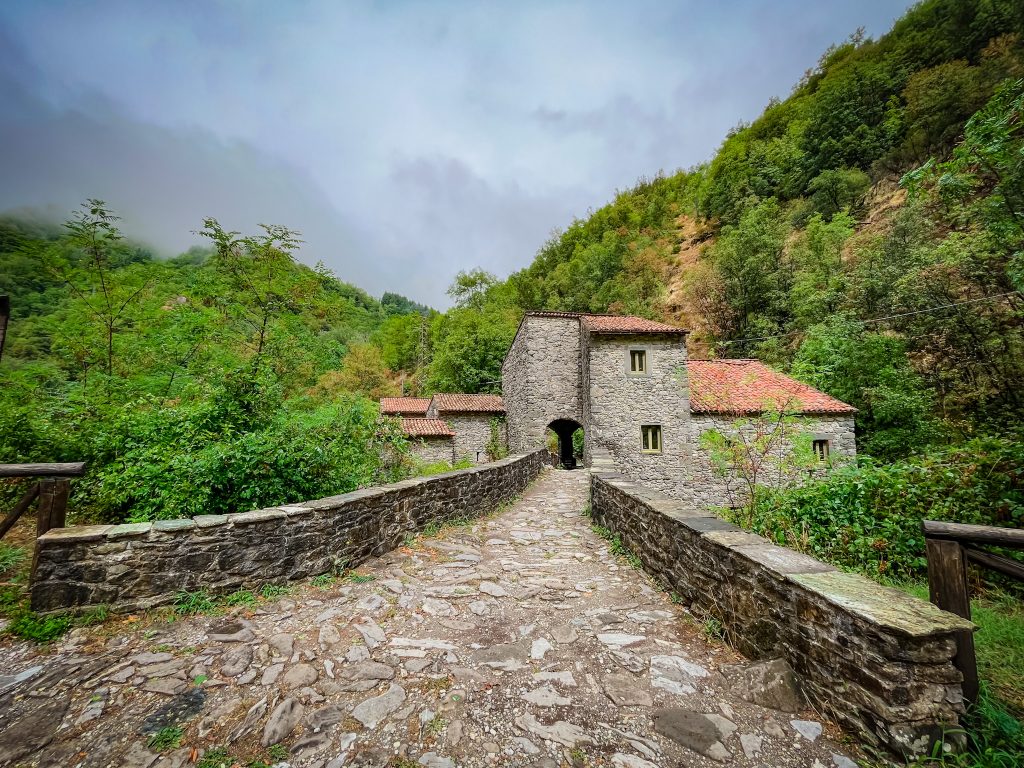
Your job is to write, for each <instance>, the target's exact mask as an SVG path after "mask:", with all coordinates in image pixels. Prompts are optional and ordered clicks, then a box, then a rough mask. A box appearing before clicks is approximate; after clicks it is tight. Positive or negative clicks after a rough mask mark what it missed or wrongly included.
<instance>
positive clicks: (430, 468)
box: [414, 456, 473, 477]
mask: <svg viewBox="0 0 1024 768" xmlns="http://www.w3.org/2000/svg"><path fill="white" fill-rule="evenodd" d="M472 467H473V459H471V458H470V457H469V456H464V457H463V458H461V459H459V460H458V461H456V462H455V463H454V464H452V463H451V462H449V461H436V462H434V463H432V464H414V474H416V475H417V476H420V477H427V476H429V475H439V474H441V473H442V472H451V471H453V470H456V469H470V468H472Z"/></svg>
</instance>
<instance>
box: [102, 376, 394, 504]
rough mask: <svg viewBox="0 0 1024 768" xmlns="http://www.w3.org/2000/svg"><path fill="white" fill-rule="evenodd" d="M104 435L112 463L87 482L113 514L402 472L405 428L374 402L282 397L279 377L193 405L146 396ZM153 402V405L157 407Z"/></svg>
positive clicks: (259, 499)
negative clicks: (383, 418)
mask: <svg viewBox="0 0 1024 768" xmlns="http://www.w3.org/2000/svg"><path fill="white" fill-rule="evenodd" d="M138 406H139V407H137V408H136V409H134V410H131V411H128V412H126V413H124V414H122V415H121V416H120V417H118V418H117V419H116V421H114V423H113V424H112V425H111V430H110V431H109V432H102V433H99V434H97V435H95V436H94V438H93V446H95V449H96V450H97V453H98V454H99V455H100V457H101V458H103V459H106V462H104V464H103V466H102V467H101V468H100V469H99V470H98V471H96V472H95V473H94V474H92V475H91V476H89V477H87V478H86V480H84V481H83V486H84V489H85V490H86V491H88V492H90V493H92V494H94V496H93V498H94V499H95V501H94V503H95V504H96V506H97V508H98V510H101V511H102V514H103V516H104V517H105V518H107V519H112V520H118V519H129V520H132V521H142V520H153V519H164V518H176V517H188V516H192V515H197V514H225V513H230V512H236V511H239V510H246V509H253V508H260V507H266V506H272V505H276V504H283V503H289V502H295V501H301V500H304V499H311V498H319V497H322V496H326V495H330V494H336V493H344V492H346V491H350V490H354V489H355V488H358V487H360V486H364V485H371V484H373V483H376V482H380V481H387V480H390V479H393V478H396V477H397V476H398V473H399V472H400V471H401V470H400V466H399V464H398V463H397V462H395V461H394V459H386V456H388V455H389V454H387V452H386V451H385V448H386V447H387V446H393V447H395V448H396V450H397V451H398V452H399V453H400V452H401V450H402V449H403V444H404V441H403V439H402V437H401V435H400V434H399V433H398V429H397V427H395V426H389V425H387V424H384V423H381V422H380V421H379V420H378V416H377V409H376V406H375V404H374V403H372V402H370V401H368V400H365V399H362V398H357V397H351V396H340V397H338V399H337V400H336V401H335V402H333V403H330V404H323V405H317V404H315V403H311V402H308V401H303V400H292V401H287V402H281V400H280V399H279V395H277V392H276V390H275V388H274V387H273V385H272V383H263V382H260V381H257V382H252V383H251V384H249V383H246V385H245V386H243V387H226V388H224V389H222V390H220V391H219V392H214V393H213V397H212V398H210V399H208V400H205V401H202V402H199V403H197V404H194V405H189V406H178V407H175V408H166V407H157V406H156V404H149V403H139V404H138ZM147 406H148V407H147Z"/></svg>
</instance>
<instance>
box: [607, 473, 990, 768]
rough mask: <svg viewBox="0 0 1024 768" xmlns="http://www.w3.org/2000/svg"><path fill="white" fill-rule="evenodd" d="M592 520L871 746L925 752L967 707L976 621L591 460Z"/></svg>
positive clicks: (739, 645) (751, 654) (686, 601)
mask: <svg viewBox="0 0 1024 768" xmlns="http://www.w3.org/2000/svg"><path fill="white" fill-rule="evenodd" d="M596 461H597V463H598V464H599V465H600V466H599V467H598V468H596V469H594V470H593V471H592V475H591V509H592V514H593V517H594V522H596V523H598V524H600V525H603V526H605V527H607V528H609V529H611V530H612V531H613V532H615V533H617V534H619V535H620V536H621V539H622V543H623V544H624V545H625V546H626V547H628V548H629V549H630V550H631V551H632V552H634V553H636V554H637V555H638V556H639V557H640V559H641V560H642V562H643V565H644V569H645V570H646V571H647V572H648V573H649V574H651V575H652V576H654V577H655V578H656V579H658V580H659V581H660V582H661V583H662V584H664V585H666V587H667V588H668V589H671V590H672V591H673V592H675V593H676V594H678V595H679V597H680V599H681V600H682V601H683V603H684V604H686V605H689V606H690V608H691V610H692V611H693V612H694V613H695V614H696V615H698V616H709V617H713V618H715V619H717V620H718V621H719V622H721V625H722V627H723V628H724V631H725V633H726V636H727V639H728V641H729V642H730V644H732V645H733V646H734V647H736V648H737V649H738V650H739V651H741V652H742V653H744V654H745V655H747V656H749V657H751V658H754V659H766V658H779V657H781V658H784V659H786V660H787V661H788V662H789V664H790V665H791V666H792V667H793V669H794V670H795V671H796V672H797V673H798V675H799V676H800V678H801V682H802V688H803V691H804V694H805V695H806V697H807V699H808V701H809V703H810V704H811V705H812V706H814V707H815V708H816V709H818V710H819V711H821V712H823V713H825V714H827V715H830V716H832V717H833V718H834V719H835V720H837V721H838V722H839V723H840V724H841V725H842V726H843V727H844V728H846V729H847V730H849V731H852V732H854V733H856V734H858V735H859V736H860V737H861V738H863V739H864V740H866V741H867V742H869V743H872V744H882V745H885V746H887V747H888V748H890V749H892V750H894V751H896V752H897V753H901V754H914V753H920V752H921V751H922V750H924V749H927V748H928V747H929V745H930V744H931V743H932V742H933V741H934V740H935V739H937V738H940V737H941V735H942V729H943V728H946V727H951V726H955V725H956V724H957V722H958V717H959V716H960V715H961V714H962V713H963V711H964V706H963V702H962V694H961V688H960V681H961V676H960V673H959V672H958V671H957V670H956V669H955V668H954V666H953V664H952V659H953V655H954V653H955V648H956V642H955V640H954V635H953V633H954V632H955V631H957V630H962V629H965V628H969V627H970V626H971V624H970V623H969V622H966V621H965V620H963V619H961V618H959V617H957V616H953V615H952V614H949V613H945V612H943V611H940V610H939V609H938V608H936V607H935V606H933V605H931V604H930V603H926V602H924V601H922V600H917V599H914V598H912V597H910V596H908V595H906V594H905V593H903V592H900V591H898V590H894V589H889V588H886V587H882V586H880V585H878V584H875V583H874V582H871V581H868V580H867V579H865V578H863V577H860V576H857V575H854V574H849V573H843V572H841V571H838V570H836V569H835V568H832V567H831V566H828V565H826V564H824V563H820V562H818V561H816V560H814V559H813V558H810V557H807V556H805V555H802V554H799V553H797V552H793V551H791V550H787V549H783V548H781V547H777V546H775V545H773V544H770V543H769V542H768V541H766V540H765V539H762V538H761V537H759V536H756V535H754V534H752V533H748V532H746V531H743V530H741V529H739V528H737V527H736V526H733V525H731V524H729V523H727V522H725V521H723V520H721V519H719V518H717V517H713V516H710V515H709V513H708V512H706V511H700V510H698V509H696V508H695V507H694V506H693V505H690V504H688V503H686V502H682V501H678V500H672V499H668V498H667V497H665V496H664V495H661V494H658V493H656V492H654V491H649V490H646V489H644V488H643V487H641V486H639V485H637V484H635V483H633V482H631V481H629V480H628V479H626V478H625V477H623V476H621V475H618V474H615V473H614V471H613V466H612V462H611V460H610V459H604V458H601V457H598V458H597V459H596Z"/></svg>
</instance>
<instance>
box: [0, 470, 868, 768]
mask: <svg viewBox="0 0 1024 768" xmlns="http://www.w3.org/2000/svg"><path fill="white" fill-rule="evenodd" d="M587 481H588V477H587V474H586V473H585V472H564V471H555V470H546V471H545V472H544V474H543V475H542V476H541V478H540V479H539V480H538V481H537V482H536V483H534V484H533V485H532V486H531V487H530V489H529V490H528V491H527V493H526V494H525V495H524V496H523V497H522V498H521V499H520V500H519V501H518V502H517V503H515V504H514V505H512V506H511V507H509V508H508V509H506V510H504V511H502V512H500V513H499V514H496V515H494V516H492V517H490V518H485V519H482V520H479V521H476V522H475V523H474V524H471V525H466V526H460V527H452V528H448V529H445V530H443V531H441V532H440V533H439V534H438V535H436V536H433V537H427V536H423V537H419V538H418V539H416V540H415V541H410V542H409V545H408V546H407V547H403V548H401V549H399V550H397V551H395V552H393V553H390V554H388V555H386V556H385V557H383V558H380V559H379V560H376V561H374V562H371V563H367V564H366V565H364V566H363V567H361V568H359V569H358V571H357V572H356V574H353V575H351V576H349V577H348V578H345V579H339V580H336V581H333V582H332V583H329V584H327V583H324V582H325V581H326V580H323V579H321V580H319V581H317V582H314V583H306V584H304V585H301V586H297V587H295V588H294V589H292V590H291V591H290V592H289V593H288V594H287V595H285V596H278V597H272V598H270V599H266V598H261V599H259V600H258V601H252V600H251V599H248V598H249V597H250V596H249V595H247V594H242V595H239V596H236V597H235V598H234V599H235V602H236V603H238V604H236V605H235V606H233V607H226V608H224V609H222V610H221V611H220V612H219V613H215V614H209V613H206V614H199V615H194V616H189V617H184V618H177V620H174V621H169V620H168V618H169V613H170V612H169V611H163V612H154V613H153V615H147V616H140V617H131V618H129V619H118V620H114V621H109V622H107V623H106V624H103V625H100V626H97V627H93V628H90V629H78V630H75V631H74V632H73V633H72V634H71V635H70V636H68V637H67V638H66V639H65V640H64V641H63V642H62V643H60V644H58V645H56V646H54V647H53V648H50V649H44V650H39V649H37V648H34V647H32V646H29V645H27V644H22V643H18V644H11V643H10V642H9V641H8V642H7V644H6V645H5V646H4V647H2V648H0V658H2V659H3V662H4V663H3V669H0V672H3V673H4V674H5V675H6V676H5V677H2V678H0V729H2V732H0V765H3V766H6V765H15V766H21V765H24V766H47V767H49V766H60V768H69V767H71V766H96V767H99V766H116V767H117V768H181V767H183V766H192V765H199V766H201V767H202V768H217V767H219V766H224V768H230V766H234V765H238V766H250V765H253V766H263V765H279V766H281V767H282V768H284V767H285V766H291V767H292V768H300V767H301V768H340V767H341V766H392V767H394V768H413V767H414V766H437V767H442V766H466V767H470V766H614V767H616V768H650V767H651V766H713V765H720V764H722V763H727V764H730V765H736V766H764V767H765V768H782V767H784V766H808V767H809V768H810V767H813V768H852V767H853V766H854V763H853V762H851V761H850V760H849V759H848V758H847V757H844V756H843V749H842V748H841V747H840V746H838V745H837V743H836V741H834V740H833V738H831V737H834V736H838V734H837V733H835V731H834V729H832V728H831V727H830V726H828V725H827V724H825V726H824V728H823V725H822V721H821V720H820V719H819V718H817V717H816V716H815V715H814V713H812V712H807V711H801V712H784V711H780V710H779V708H781V709H790V710H792V709H800V708H801V707H800V706H799V705H796V704H795V701H794V700H793V692H792V690H791V689H790V688H788V687H787V686H786V685H785V684H784V680H783V679H782V678H780V677H778V676H773V672H774V671H775V670H774V669H773V667H772V666H771V665H768V666H767V667H766V666H765V665H763V664H762V665H753V664H751V663H750V662H747V661H745V660H744V659H742V657H739V656H737V655H736V654H735V653H734V652H732V651H731V650H730V649H729V648H728V647H727V646H725V645H723V644H721V643H719V642H717V641H713V640H710V639H708V638H707V635H706V633H705V628H704V627H703V626H701V625H700V624H699V623H698V622H696V621H694V620H693V619H692V618H689V617H688V616H687V614H686V613H685V612H684V611H683V610H682V609H681V608H680V607H678V606H675V605H673V604H672V602H671V600H670V599H669V598H668V596H667V595H665V594H663V593H661V592H659V591H657V590H656V589H654V588H653V587H652V585H651V584H650V583H649V581H648V580H647V579H646V578H645V576H644V575H643V574H642V573H641V572H639V571H637V570H635V569H633V568H632V567H630V566H629V564H628V563H627V562H626V561H625V560H624V559H623V558H621V557H617V556H616V555H614V554H613V553H611V552H610V551H609V548H608V543H607V542H606V541H604V540H602V539H601V538H599V537H598V536H597V535H595V534H594V533H593V532H592V531H591V529H590V526H589V521H588V520H587V518H586V517H584V516H583V515H582V514H581V512H582V510H583V509H584V507H585V505H586V503H587V502H586V499H587ZM247 603H248V604H247ZM747 699H755V700H757V701H760V702H762V703H763V704H766V705H769V706H771V707H776V709H771V708H768V706H761V705H759V704H755V703H751V702H750V701H748V700H747ZM218 750H219V751H218Z"/></svg>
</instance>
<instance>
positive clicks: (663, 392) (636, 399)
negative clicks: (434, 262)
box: [502, 312, 691, 490]
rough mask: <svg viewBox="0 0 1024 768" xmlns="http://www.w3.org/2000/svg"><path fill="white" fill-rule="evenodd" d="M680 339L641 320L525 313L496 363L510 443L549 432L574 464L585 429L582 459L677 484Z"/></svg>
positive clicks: (667, 485) (686, 435)
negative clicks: (603, 455)
mask: <svg viewBox="0 0 1024 768" xmlns="http://www.w3.org/2000/svg"><path fill="white" fill-rule="evenodd" d="M685 336H686V331H684V330H681V329H679V328H674V327H672V326H669V325H665V324H664V323H656V322H653V321H651V320H645V319H643V318H639V317H617V316H610V315H584V314H579V313H573V312H527V313H526V315H525V316H524V317H523V320H522V322H521V323H520V325H519V329H518V331H517V332H516V337H515V339H514V340H513V342H512V347H511V348H510V350H509V353H508V355H507V356H506V358H505V362H504V364H503V366H502V390H503V394H504V399H505V408H506V411H507V413H508V435H509V448H510V449H511V450H512V451H514V452H519V451H525V450H529V449H531V448H535V447H537V446H540V445H543V444H544V441H545V439H546V435H547V430H548V429H549V428H550V429H552V430H554V431H555V433H556V434H557V435H558V437H559V451H560V453H561V456H562V460H563V463H564V464H567V465H570V466H571V465H572V463H573V457H572V434H573V432H574V431H575V430H577V429H579V428H581V427H582V429H583V431H584V437H585V446H586V454H585V460H586V461H587V462H588V463H589V462H590V459H591V457H592V456H593V453H594V451H606V452H608V453H610V454H612V455H613V456H614V457H615V459H616V460H617V462H618V463H619V464H620V466H622V467H623V469H624V470H626V471H628V472H629V474H631V475H632V476H634V477H637V478H638V479H644V480H646V481H648V482H649V483H650V484H651V485H653V486H655V487H657V488H661V489H664V490H670V489H671V490H676V487H677V486H678V484H679V483H680V482H681V481H682V480H684V478H686V477H687V472H686V468H687V466H688V461H689V455H690V450H691V447H690V429H689V402H688V398H687V378H686V348H685V345H684V340H685ZM645 435H646V437H645ZM645 441H646V442H645ZM672 486H676V487H672Z"/></svg>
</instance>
